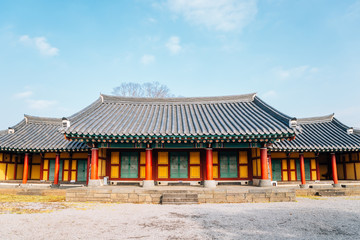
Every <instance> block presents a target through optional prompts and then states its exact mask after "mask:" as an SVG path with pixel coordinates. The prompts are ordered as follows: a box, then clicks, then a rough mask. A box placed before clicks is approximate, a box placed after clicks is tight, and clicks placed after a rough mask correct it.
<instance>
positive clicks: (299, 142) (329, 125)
mask: <svg viewBox="0 0 360 240" xmlns="http://www.w3.org/2000/svg"><path fill="white" fill-rule="evenodd" d="M298 128H300V131H299V134H297V135H296V138H295V140H292V141H288V140H284V141H281V142H276V143H274V144H273V145H272V146H271V148H270V149H271V150H272V151H305V152H306V151H316V152H332V151H359V150H360V135H357V134H354V133H352V134H349V133H348V132H347V130H348V129H349V127H347V126H346V125H344V124H342V123H341V122H340V121H338V120H337V119H336V118H334V114H331V115H327V116H323V117H314V118H302V119H298Z"/></svg>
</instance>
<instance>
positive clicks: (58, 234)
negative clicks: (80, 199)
mask: <svg viewBox="0 0 360 240" xmlns="http://www.w3.org/2000/svg"><path fill="white" fill-rule="evenodd" d="M65 204H68V206H67V207H68V208H66V209H55V210H54V211H53V212H50V213H33V214H27V213H25V214H0V236H1V239H67V240H69V239H87V240H90V239H157V240H160V239H360V229H359V226H360V197H335V198H319V199H317V198H298V202H292V203H249V204H201V205H180V206H172V205H164V206H162V205H142V204H103V203H96V204H92V203H76V204H75V203H65Z"/></svg>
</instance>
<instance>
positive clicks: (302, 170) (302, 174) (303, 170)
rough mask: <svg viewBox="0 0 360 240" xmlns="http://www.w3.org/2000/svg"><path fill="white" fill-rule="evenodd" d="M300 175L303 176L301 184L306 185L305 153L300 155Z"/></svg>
mask: <svg viewBox="0 0 360 240" xmlns="http://www.w3.org/2000/svg"><path fill="white" fill-rule="evenodd" d="M300 175H301V184H302V185H305V184H306V180H305V162H304V153H300Z"/></svg>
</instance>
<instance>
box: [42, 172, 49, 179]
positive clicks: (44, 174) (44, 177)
mask: <svg viewBox="0 0 360 240" xmlns="http://www.w3.org/2000/svg"><path fill="white" fill-rule="evenodd" d="M42 180H45V181H47V180H48V172H47V171H44V172H43V179H42Z"/></svg>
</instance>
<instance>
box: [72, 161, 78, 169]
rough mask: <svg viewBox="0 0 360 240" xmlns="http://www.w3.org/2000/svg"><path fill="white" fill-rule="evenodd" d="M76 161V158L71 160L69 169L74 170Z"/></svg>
mask: <svg viewBox="0 0 360 240" xmlns="http://www.w3.org/2000/svg"><path fill="white" fill-rule="evenodd" d="M76 162H77V161H76V160H72V161H71V170H76V167H77V165H76Z"/></svg>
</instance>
